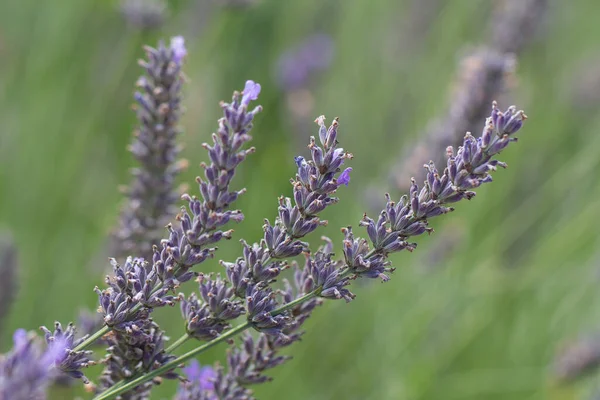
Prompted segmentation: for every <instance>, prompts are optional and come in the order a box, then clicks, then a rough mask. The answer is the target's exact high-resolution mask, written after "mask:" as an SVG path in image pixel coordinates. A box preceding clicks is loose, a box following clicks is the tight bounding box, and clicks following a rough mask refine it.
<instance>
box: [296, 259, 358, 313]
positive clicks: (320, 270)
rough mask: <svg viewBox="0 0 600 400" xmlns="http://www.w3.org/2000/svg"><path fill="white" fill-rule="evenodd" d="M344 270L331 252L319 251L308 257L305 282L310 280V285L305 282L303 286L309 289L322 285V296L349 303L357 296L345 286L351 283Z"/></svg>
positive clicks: (320, 294)
mask: <svg viewBox="0 0 600 400" xmlns="http://www.w3.org/2000/svg"><path fill="white" fill-rule="evenodd" d="M343 272H344V271H343V270H342V269H341V268H339V263H338V262H335V261H333V260H332V259H331V253H330V254H325V253H323V252H322V251H318V252H317V253H316V254H315V255H314V257H311V256H307V257H306V264H305V267H304V274H305V282H307V281H309V282H310V285H306V283H305V284H304V285H303V286H305V288H306V289H308V290H309V291H312V290H314V289H316V288H317V287H321V288H322V289H321V292H320V293H319V296H320V297H323V298H326V299H344V300H346V302H347V303H348V302H350V301H352V299H354V297H356V296H355V295H354V294H353V293H352V292H350V291H349V290H348V289H346V288H345V286H348V285H349V284H350V278H349V277H344V275H343ZM308 277H310V280H308Z"/></svg>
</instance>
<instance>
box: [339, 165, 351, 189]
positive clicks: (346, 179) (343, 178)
mask: <svg viewBox="0 0 600 400" xmlns="http://www.w3.org/2000/svg"><path fill="white" fill-rule="evenodd" d="M350 172H352V167H348V168H346V169H345V170H344V171H343V172H342V173H341V174H340V176H338V178H337V184H338V186H339V185H346V186H348V184H349V183H350Z"/></svg>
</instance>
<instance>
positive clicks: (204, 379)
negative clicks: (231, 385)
mask: <svg viewBox="0 0 600 400" xmlns="http://www.w3.org/2000/svg"><path fill="white" fill-rule="evenodd" d="M183 373H184V374H185V377H186V378H187V382H182V383H181V385H180V386H179V390H178V391H177V395H176V396H175V399H174V400H217V399H218V398H220V397H218V396H217V393H216V391H215V385H216V384H215V382H216V381H217V379H218V376H217V372H216V371H215V370H214V369H213V368H212V367H211V366H204V367H200V363H199V362H198V361H197V360H192V361H191V362H190V365H189V366H187V367H185V368H183ZM225 398H232V397H225Z"/></svg>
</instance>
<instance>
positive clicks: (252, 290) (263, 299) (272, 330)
mask: <svg viewBox="0 0 600 400" xmlns="http://www.w3.org/2000/svg"><path fill="white" fill-rule="evenodd" d="M246 308H247V310H248V321H249V322H250V323H251V324H252V326H253V327H254V329H256V330H258V331H260V332H263V333H265V334H267V335H275V336H278V335H281V334H283V332H282V331H283V329H284V328H285V326H286V324H287V322H288V321H289V317H288V316H287V315H284V314H279V315H273V314H271V312H272V311H274V310H275V309H276V308H277V301H275V298H274V293H273V291H272V289H271V288H269V287H268V286H264V285H262V284H256V285H254V286H252V287H249V288H248V291H247V293H246Z"/></svg>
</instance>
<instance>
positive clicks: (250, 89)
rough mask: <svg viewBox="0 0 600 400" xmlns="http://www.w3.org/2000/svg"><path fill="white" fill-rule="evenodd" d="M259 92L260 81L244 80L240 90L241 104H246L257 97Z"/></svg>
mask: <svg viewBox="0 0 600 400" xmlns="http://www.w3.org/2000/svg"><path fill="white" fill-rule="evenodd" d="M259 94H260V83H256V82H254V81H246V86H244V91H243V92H242V104H243V105H245V106H247V105H248V104H250V102H251V101H252V100H256V99H258V95H259Z"/></svg>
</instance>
